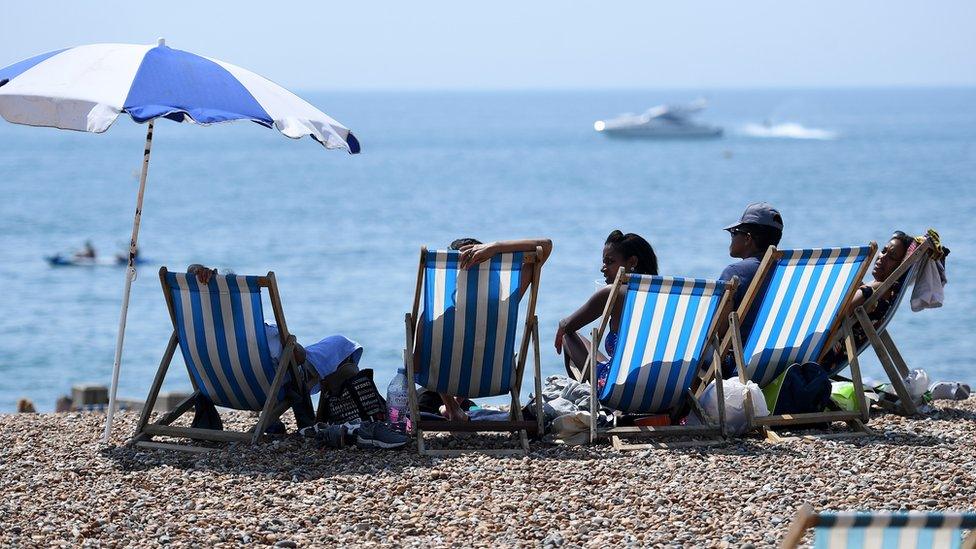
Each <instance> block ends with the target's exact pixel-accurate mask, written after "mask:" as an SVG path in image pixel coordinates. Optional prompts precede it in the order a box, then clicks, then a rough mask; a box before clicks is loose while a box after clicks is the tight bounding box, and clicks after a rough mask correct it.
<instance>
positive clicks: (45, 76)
mask: <svg viewBox="0 0 976 549" xmlns="http://www.w3.org/2000/svg"><path fill="white" fill-rule="evenodd" d="M123 112H124V113H128V114H129V116H131V117H132V119H133V120H135V121H136V122H147V121H149V120H153V119H155V118H159V117H164V118H168V119H170V120H175V121H177V122H195V123H197V124H214V123H217V122H227V121H230V120H251V121H252V122H257V123H258V124H261V125H262V126H266V127H268V128H271V127H274V128H277V129H278V131H280V132H281V133H283V134H285V135H286V136H288V137H291V138H293V139H298V138H300V137H302V136H305V135H308V136H311V137H312V138H313V139H315V140H316V141H318V142H320V143H322V144H323V145H325V146H326V147H328V148H330V149H346V150H347V151H349V152H350V153H358V152H359V142H358V141H357V140H356V138H355V136H353V134H352V132H350V131H349V129H348V128H346V127H345V126H343V125H342V124H340V123H338V122H336V121H335V120H333V119H332V118H330V117H329V116H328V115H327V114H325V113H323V112H322V111H320V110H318V109H316V108H315V107H313V106H312V105H310V104H309V103H308V102H306V101H304V100H303V99H301V98H300V97H298V96H297V95H295V94H293V93H291V92H290V91H288V90H286V89H284V88H282V87H281V86H279V85H277V84H275V83H274V82H272V81H270V80H268V79H266V78H264V77H262V76H259V75H257V74H254V73H253V72H251V71H248V70H246V69H242V68H241V67H238V66H236V65H232V64H230V63H225V62H223V61H218V60H216V59H210V58H207V57H202V56H199V55H195V54H192V53H189V52H185V51H182V50H175V49H172V48H170V47H167V46H166V45H165V42H164V41H163V40H160V41H159V43H158V45H156V46H144V45H136V44H91V45H87V46H77V47H74V48H67V49H63V50H57V51H53V52H50V53H45V54H42V55H38V56H36V57H31V58H30V59H26V60H24V61H21V62H19V63H14V64H13V65H10V66H9V67H6V68H3V69H0V116H3V117H4V118H5V119H6V120H7V121H8V122H13V123H15V124H27V125H29V126H53V127H55V128H61V129H65V130H81V131H88V132H95V133H101V132H104V131H105V130H107V129H108V128H109V127H110V126H111V125H112V124H113V123H114V122H115V119H116V118H118V116H119V114H120V113H123Z"/></svg>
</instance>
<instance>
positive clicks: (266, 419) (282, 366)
mask: <svg viewBox="0 0 976 549" xmlns="http://www.w3.org/2000/svg"><path fill="white" fill-rule="evenodd" d="M294 349H295V336H288V342H287V343H286V345H285V347H284V349H282V350H281V358H280V359H278V368H277V369H276V371H275V376H274V381H272V383H271V389H270V390H269V391H268V396H267V398H266V399H265V401H264V407H263V408H262V409H261V415H260V416H258V422H257V424H256V425H255V426H254V434H253V435H251V444H257V442H258V440H260V439H261V435H262V434H264V430H265V429H266V428H267V427H268V423H270V422H271V411H272V410H273V409H274V407H275V405H276V404H277V400H278V393H279V392H280V391H281V387H282V385H284V382H285V372H287V371H288V370H289V365H290V364H292V363H294V360H295V359H294V357H293V354H294Z"/></svg>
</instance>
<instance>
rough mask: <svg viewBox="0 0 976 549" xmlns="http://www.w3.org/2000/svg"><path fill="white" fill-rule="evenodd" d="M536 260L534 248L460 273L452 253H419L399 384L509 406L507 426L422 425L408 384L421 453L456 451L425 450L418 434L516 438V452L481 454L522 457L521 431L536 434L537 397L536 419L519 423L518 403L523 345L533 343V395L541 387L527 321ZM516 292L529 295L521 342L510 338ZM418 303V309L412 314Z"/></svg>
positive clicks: (535, 337)
mask: <svg viewBox="0 0 976 549" xmlns="http://www.w3.org/2000/svg"><path fill="white" fill-rule="evenodd" d="M541 254H542V250H541V248H537V249H536V251H535V252H513V253H502V254H497V255H495V256H494V257H492V258H491V259H489V260H488V261H485V262H483V263H480V264H478V265H475V266H473V267H471V268H470V269H466V270H465V269H460V268H459V267H458V261H459V258H460V253H459V252H457V251H453V250H448V251H440V250H438V251H428V250H427V248H423V249H421V252H420V266H419V268H418V273H417V287H416V293H415V295H414V304H413V310H412V313H407V315H406V331H407V347H406V349H405V350H404V359H405V361H406V363H407V379H413V380H416V383H417V384H419V385H420V386H422V387H423V388H424V389H426V390H429V391H435V392H438V393H441V394H446V395H452V396H456V397H465V398H481V397H491V396H501V395H506V394H507V395H511V401H512V403H511V413H510V419H509V421H465V422H453V421H427V420H422V419H421V417H420V415H419V406H418V400H417V390H416V386H415V384H413V383H408V384H407V385H408V393H409V398H410V411H411V415H412V418H411V419H412V421H413V425H414V432H415V434H416V436H417V450H418V451H419V452H420V453H421V454H455V453H458V452H459V451H455V450H432V449H427V448H425V442H424V432H425V431H431V432H434V431H455V432H458V431H469V432H492V431H494V432H510V433H518V434H519V438H520V441H521V446H522V448H521V450H507V449H498V450H491V451H488V452H489V453H496V454H505V453H513V452H516V451H517V452H525V453H527V452H528V451H529V444H528V432H529V431H533V432H539V433H541V432H542V429H541V423H542V413H541V401H540V399H536V401H537V406H536V412H537V414H536V415H537V418H536V421H524V420H523V419H522V407H521V405H520V404H519V392H520V390H521V386H522V374H523V372H524V369H525V363H526V358H527V353H528V350H529V349H528V347H529V343H530V340H531V341H533V342H534V362H535V365H534V366H535V389H536V391H535V392H536V394H539V393H540V392H541V389H542V378H541V370H540V363H539V332H538V319H537V318H536V316H535V304H536V299H537V295H538V283H539V276H540V274H541V266H540V264H539V262H538V258H539V257H541ZM523 291H525V292H528V293H529V303H528V307H527V310H526V320H525V323H524V326H523V330H522V336H521V337H517V334H516V332H517V328H518V324H519V305H520V303H521V299H522V292H523ZM421 305H423V311H422V312H419V311H420V308H421ZM418 312H419V316H418ZM415 319H416V320H415ZM516 344H518V352H517V353H516Z"/></svg>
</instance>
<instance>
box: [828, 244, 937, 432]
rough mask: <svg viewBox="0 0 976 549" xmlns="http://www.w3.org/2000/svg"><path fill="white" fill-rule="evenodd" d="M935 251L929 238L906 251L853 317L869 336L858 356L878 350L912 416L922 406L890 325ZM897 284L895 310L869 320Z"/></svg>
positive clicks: (904, 408)
mask: <svg viewBox="0 0 976 549" xmlns="http://www.w3.org/2000/svg"><path fill="white" fill-rule="evenodd" d="M933 249H934V248H933V245H932V241H931V240H929V239H925V241H923V242H922V243H921V244H919V243H917V242H916V243H913V244H912V245H911V246H910V247H909V249H908V251H907V252H906V254H905V259H904V260H903V261H902V263H901V265H899V266H898V268H897V269H895V271H894V272H893V273H891V275H890V276H889V277H888V278H887V279H886V280H885V281H884V282H883V283H882V284H881V286H879V287H878V288H877V289H876V290H875V291H874V293H873V294H872V295H871V297H869V298H868V299H867V300H866V301H865V302H864V303H863V304H862V305H861V306H860V307H858V309H857V310H855V311H854V314H853V318H852V319H851V321H852V322H857V323H858V324H860V325H861V329H863V330H864V334H865V335H866V336H867V339H865V340H864V341H861V342H859V344H858V346H857V354H858V355H860V354H861V353H863V352H864V351H865V350H866V349H867V348H868V346H871V347H873V348H874V352H875V353H876V354H877V355H878V360H879V361H880V362H881V366H882V367H883V368H884V370H885V373H886V374H887V376H888V379H889V380H890V381H891V385H892V387H894V389H895V393H896V394H897V395H898V400H899V404H900V406H901V410H902V411H903V412H904V413H906V414H908V415H914V414H916V413H917V412H918V407H917V406H915V402H914V401H913V399H912V397H911V395H910V394H909V392H908V387H907V386H906V385H905V382H904V379H905V378H906V377H908V374H909V369H908V364H906V363H905V359H904V358H902V356H901V353H900V352H899V351H898V347H897V346H896V345H895V341H894V340H893V339H892V338H891V334H889V333H888V324H889V323H890V322H891V319H892V318H894V316H895V311H897V310H898V306H899V305H900V304H901V302H902V300H903V299H904V298H905V296H906V295H908V294H910V293H911V290H912V284H914V282H915V278H916V277H917V275H918V273H919V271H920V270H921V268H922V266H923V265H924V264H925V261H927V260H930V259H931V257H932V252H933ZM895 284H899V287H898V292H897V294H895V297H894V300H893V302H892V304H891V307H890V308H889V309H888V311H887V312H886V313H885V316H884V318H882V319H881V320H880V322H878V323H877V325H875V324H874V323H872V322H871V320H870V319H869V318H868V314H867V311H868V310H871V309H873V308H874V305H875V303H877V302H878V300H879V299H881V297H882V296H884V295H885V294H887V293H888V292H889V291H890V289H891V287H892V286H894V285H895ZM840 335H841V334H839V333H838V334H835V337H834V339H833V341H831V342H830V345H828V348H829V347H830V346H832V345H833V344H834V343H836V342H837V341H839V339H840ZM848 364H849V363H848V361H846V360H844V361H842V362H839V363H837V364H836V365H835V366H834V367H832V368H831V373H832V374H836V373H837V372H840V371H841V370H843V369H844V368H846V367H847V366H848Z"/></svg>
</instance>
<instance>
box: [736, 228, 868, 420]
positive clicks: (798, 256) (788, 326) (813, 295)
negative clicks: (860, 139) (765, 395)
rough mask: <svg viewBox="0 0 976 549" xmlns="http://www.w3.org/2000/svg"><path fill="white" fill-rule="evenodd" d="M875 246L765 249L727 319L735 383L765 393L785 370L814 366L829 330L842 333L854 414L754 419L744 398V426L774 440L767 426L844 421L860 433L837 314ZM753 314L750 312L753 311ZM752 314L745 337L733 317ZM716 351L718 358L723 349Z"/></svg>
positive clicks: (855, 374) (843, 325) (846, 325)
mask: <svg viewBox="0 0 976 549" xmlns="http://www.w3.org/2000/svg"><path fill="white" fill-rule="evenodd" d="M877 247H878V246H877V244H876V243H874V242H871V243H870V244H869V245H867V246H860V247H850V248H820V249H804V250H777V249H776V248H775V247H773V246H770V247H769V250H768V251H767V252H766V255H765V256H764V257H763V260H762V263H760V265H759V270H758V271H757V272H756V276H755V277H754V278H753V281H752V284H750V286H749V289H748V290H747V291H746V295H745V296H744V297H743V299H742V303H741V304H740V305H739V310H738V311H737V312H735V313H733V314H732V315H731V316H730V319H729V336H728V339H729V340H731V345H732V349H733V356H734V357H735V364H736V370H737V371H738V374H739V379H740V381H741V382H742V383H743V384H745V383H746V381H747V380H751V381H753V382H755V383H756V384H757V385H759V386H760V387H766V386H767V385H769V384H770V382H772V381H773V380H774V379H776V378H777V377H778V376H779V375H780V374H781V373H782V372H783V371H784V370H785V369H786V368H787V367H788V366H790V365H791V364H794V363H804V362H808V361H814V362H819V361H820V358H821V357H822V356H823V354H824V353H825V352H826V351H827V350H828V349H829V348H828V347H827V346H826V343H827V342H828V341H830V340H831V339H832V337H833V335H834V333H835V332H837V331H838V330H842V331H843V340H844V342H845V345H846V346H847V350H848V355H849V356H851V357H853V358H852V359H851V361H850V366H851V377H852V379H853V381H854V387H855V394H857V395H859V397H860V400H859V402H858V404H859V406H858V407H859V410H858V411H855V412H846V411H834V412H818V413H806V414H786V415H770V416H765V417H758V418H757V417H755V409H754V406H753V403H752V399H751V394H747V397H746V406H745V408H746V420H747V422H748V425H749V427H750V430H751V428H753V427H756V426H759V427H761V428H762V429H763V431H764V432H765V433H766V434H767V436H768V437H769V438H772V439H776V438H777V437H775V435H772V434H771V433H770V432H769V431H768V429H767V427H769V426H774V425H792V426H800V425H805V424H813V423H825V422H831V421H844V422H847V423H848V425H849V426H851V427H852V428H853V429H854V430H855V431H857V432H858V433H859V434H864V433H865V432H866V431H865V429H864V425H863V422H867V421H868V407H867V403H866V402H865V400H864V389H863V386H862V383H861V371H860V368H859V366H858V363H857V353H855V352H854V337H853V335H852V333H851V326H852V322H851V320H850V319H846V320H845V318H844V311H846V310H847V308H848V303H849V302H850V300H851V298H852V297H853V295H854V292H855V291H856V290H857V286H858V284H859V283H860V281H861V279H862V278H863V277H864V273H865V271H866V270H867V268H868V266H869V265H870V262H871V259H872V258H873V257H874V254H875V252H876V251H877ZM753 309H754V311H753ZM747 314H754V315H755V316H754V319H755V320H754V322H753V325H752V328H751V329H750V330H749V333H748V334H745V339H743V338H742V334H741V332H740V323H739V319H740V318H744V317H745V315H747ZM725 348H726V347H725V346H724V345H723V346H722V348H721V349H720V351H721V352H724V351H725Z"/></svg>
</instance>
